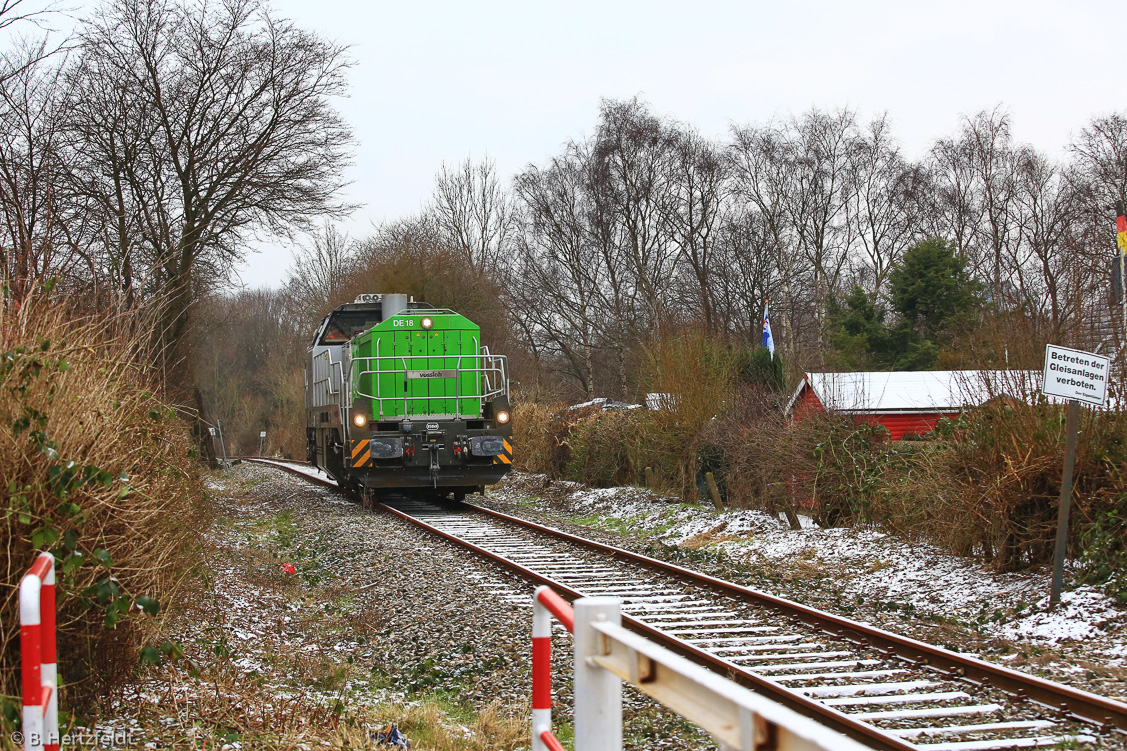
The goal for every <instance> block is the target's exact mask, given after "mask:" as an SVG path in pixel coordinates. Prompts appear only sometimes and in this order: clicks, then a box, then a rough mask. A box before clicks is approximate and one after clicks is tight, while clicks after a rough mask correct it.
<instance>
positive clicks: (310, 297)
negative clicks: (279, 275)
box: [286, 222, 355, 327]
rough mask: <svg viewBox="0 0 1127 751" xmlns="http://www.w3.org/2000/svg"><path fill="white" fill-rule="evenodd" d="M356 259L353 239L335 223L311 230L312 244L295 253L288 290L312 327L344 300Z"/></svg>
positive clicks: (309, 242) (301, 313)
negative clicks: (343, 292)
mask: <svg viewBox="0 0 1127 751" xmlns="http://www.w3.org/2000/svg"><path fill="white" fill-rule="evenodd" d="M354 259H355V252H354V247H353V244H352V241H351V240H350V239H349V237H348V235H347V234H345V233H342V232H341V231H340V230H339V229H337V227H336V226H335V225H334V224H333V223H332V222H325V223H324V224H323V225H321V228H320V229H319V230H318V231H317V232H315V233H311V234H310V235H309V241H308V243H306V244H305V245H303V247H302V248H301V249H300V250H299V251H297V252H295V253H294V256H293V265H292V266H291V267H290V271H289V273H288V274H287V276H286V291H287V292H288V293H289V295H290V298H291V302H292V304H293V305H294V306H295V307H296V311H295V312H298V314H299V315H300V318H301V319H302V320H304V321H306V322H307V323H308V324H309V326H310V327H312V324H314V323H316V322H317V321H318V320H319V319H320V318H321V316H323V315H325V314H326V313H328V312H329V310H330V309H331V308H332V307H333V306H334V305H336V304H338V303H339V302H340V295H341V292H342V290H343V289H344V287H345V284H346V278H347V275H348V274H349V273H350V272H351V271H352V265H353V263H354Z"/></svg>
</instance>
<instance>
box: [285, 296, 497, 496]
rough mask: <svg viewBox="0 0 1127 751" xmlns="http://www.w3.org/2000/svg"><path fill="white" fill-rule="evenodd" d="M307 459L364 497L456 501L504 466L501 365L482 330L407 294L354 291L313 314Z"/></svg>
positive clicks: (488, 481) (308, 367) (494, 479)
mask: <svg viewBox="0 0 1127 751" xmlns="http://www.w3.org/2000/svg"><path fill="white" fill-rule="evenodd" d="M305 407H306V439H307V455H308V456H307V458H308V459H309V461H310V462H311V463H312V464H314V465H315V466H317V467H320V468H322V469H324V470H325V471H326V472H327V473H328V474H329V475H330V476H332V477H333V479H335V480H336V481H337V482H338V483H339V484H340V485H342V486H345V487H349V488H352V489H354V490H357V491H358V492H360V493H362V494H363V496H364V498H365V500H372V499H374V498H376V497H378V496H379V495H381V494H382V493H386V492H388V491H392V490H395V491H404V490H411V491H413V492H416V493H421V494H428V495H434V496H441V497H450V496H452V497H453V499H454V500H458V501H460V500H462V498H463V497H465V495H466V494H467V493H472V492H475V491H480V490H483V489H484V486H486V485H490V484H492V483H495V482H497V481H498V480H500V479H501V478H502V477H503V476H504V475H505V473H506V472H508V471H509V469H510V467H511V466H512V461H513V445H512V435H513V430H512V422H511V420H510V414H511V413H510V409H509V378H508V366H507V362H506V359H505V357H504V356H502V355H495V354H492V353H491V352H490V351H489V348H488V347H485V346H483V345H482V344H481V330H480V328H479V327H478V326H477V325H476V324H474V323H473V322H471V321H469V320H468V319H466V318H465V317H464V316H461V315H459V314H458V313H455V312H454V311H452V310H443V309H439V308H434V307H433V306H431V305H428V304H427V303H421V302H414V301H412V300H408V298H407V296H406V295H394V294H383V295H360V296H359V297H358V298H356V301H355V302H353V303H350V304H347V305H341V306H340V307H338V308H337V309H336V310H334V311H333V312H332V313H330V314H329V315H328V316H326V317H325V318H324V320H322V321H321V325H320V326H319V327H318V328H317V333H316V334H315V335H314V337H313V342H312V343H311V344H310V347H309V360H308V361H307V364H306V369H305Z"/></svg>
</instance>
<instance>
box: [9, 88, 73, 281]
mask: <svg viewBox="0 0 1127 751" xmlns="http://www.w3.org/2000/svg"><path fill="white" fill-rule="evenodd" d="M58 88H59V69H58V68H57V67H48V66H27V67H23V68H22V69H20V70H19V71H17V72H15V73H13V74H12V75H10V76H9V77H8V78H7V79H6V80H4V81H3V82H2V83H0V275H2V276H3V280H4V282H5V284H6V285H7V287H8V291H9V294H11V295H14V296H15V297H16V298H20V297H23V295H24V294H25V293H26V291H27V289H28V287H29V285H31V284H33V283H34V282H35V281H36V280H42V279H45V278H47V277H50V276H56V275H57V276H67V275H69V274H70V273H71V272H72V271H73V269H74V267H75V265H76V264H77V263H79V262H80V259H79V258H78V257H76V256H75V255H74V254H73V253H71V252H70V249H69V248H68V246H67V243H66V241H65V239H66V238H65V235H64V233H63V229H64V226H63V223H62V221H61V219H62V214H63V207H62V201H63V195H62V190H61V188H60V180H59V177H60V175H61V174H62V172H63V166H62V165H63V160H62V155H61V153H60V149H59V140H60V138H59V118H58V108H57V106H56V105H57V99H58Z"/></svg>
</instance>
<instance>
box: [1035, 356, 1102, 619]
mask: <svg viewBox="0 0 1127 751" xmlns="http://www.w3.org/2000/svg"><path fill="white" fill-rule="evenodd" d="M1110 364H1111V360H1110V359H1108V358H1107V357H1104V356H1103V355H1097V354H1093V353H1092V352H1084V351H1083V350H1079V349H1069V348H1068V347H1057V346H1055V345H1052V344H1049V345H1046V346H1045V372H1044V379H1043V381H1042V383H1041V392H1042V393H1043V394H1045V395H1046V396H1056V397H1061V398H1064V399H1068V420H1067V421H1066V422H1065V428H1064V430H1065V442H1064V475H1063V476H1062V477H1061V483H1060V508H1059V509H1058V511H1057V545H1056V550H1055V551H1054V553H1053V584H1052V590H1051V591H1050V593H1049V605H1050V606H1055V605H1056V604H1057V603H1058V602H1060V592H1061V587H1062V586H1063V583H1064V554H1065V551H1066V548H1067V546H1068V514H1069V509H1070V507H1071V505H1072V469H1073V466H1074V465H1075V463H1076V438H1077V433H1078V432H1079V428H1078V423H1079V422H1080V402H1085V403H1087V404H1091V405H1094V406H1097V407H1102V406H1104V404H1105V403H1106V402H1107V377H1108V366H1109V365H1110Z"/></svg>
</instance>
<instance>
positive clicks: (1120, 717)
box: [249, 458, 1127, 751]
mask: <svg viewBox="0 0 1127 751" xmlns="http://www.w3.org/2000/svg"><path fill="white" fill-rule="evenodd" d="M249 460H250V461H256V460H255V459H253V458H250V459H249ZM256 463H257V462H256ZM261 463H264V464H268V465H269V466H274V467H278V468H280V469H283V470H288V471H290V472H292V473H294V474H297V475H299V476H301V477H304V478H306V479H309V480H312V481H314V482H320V483H321V484H324V485H328V486H330V487H337V488H338V489H340V488H339V486H337V485H336V484H335V483H333V482H331V481H327V480H325V479H323V478H319V477H315V476H312V475H309V474H307V473H305V472H302V471H301V470H300V469H297V468H295V467H291V466H286V465H285V464H282V463H278V462H261ZM379 505H380V508H381V509H383V510H386V511H388V512H389V513H391V514H393V515H395V516H397V517H400V518H402V519H404V520H406V521H410V522H412V523H414V524H415V525H417V526H419V527H421V528H423V529H425V530H426V531H428V532H429V533H431V534H434V535H436V536H438V537H441V538H443V539H445V540H448V541H450V542H454V543H456V544H457V545H459V546H461V547H463V548H466V549H468V550H471V551H472V552H474V553H475V554H477V555H479V556H482V557H484V558H486V559H488V560H491V561H494V562H495V563H497V564H499V565H501V566H503V567H504V568H507V569H509V570H511V571H513V572H514V573H516V574H518V575H519V576H521V577H522V578H525V579H528V580H530V581H534V582H537V583H541V584H548V585H550V586H552V587H554V588H556V589H557V590H558V591H561V592H563V593H564V594H566V595H567V596H568V597H570V598H572V599H575V598H578V597H581V596H582V594H581V593H580V592H579V591H577V590H575V589H573V588H572V587H569V586H568V585H566V584H564V583H561V582H558V581H555V580H553V579H551V578H550V577H547V576H544V575H542V574H539V573H537V572H536V571H534V570H531V569H529V568H526V567H525V566H522V565H520V564H518V563H516V562H514V561H511V560H509V559H508V558H506V557H504V556H502V555H499V554H497V553H494V552H492V551H489V550H486V549H485V548H482V547H480V546H478V545H475V544H474V543H472V542H469V541H468V540H464V539H461V538H459V537H457V536H455V535H452V534H450V533H447V532H445V531H443V530H440V529H437V528H435V527H434V526H433V525H430V524H428V523H426V522H424V521H422V520H420V519H418V518H415V517H413V516H411V515H410V514H407V513H404V512H402V511H400V510H398V509H395V508H392V507H390V506H387V505H386V504H379ZM462 507H463V508H468V509H470V510H472V511H474V512H477V513H480V514H482V515H485V516H489V517H493V518H496V519H498V520H500V521H502V522H505V523H509V524H512V525H515V526H518V527H523V528H526V529H529V530H531V531H533V532H535V533H538V534H541V535H545V536H547V537H550V538H556V539H562V540H566V541H568V542H570V543H573V544H577V545H579V546H582V547H586V548H588V549H591V550H595V551H599V552H601V553H605V554H607V555H609V557H610V558H612V559H616V560H622V561H625V562H630V563H633V564H636V565H639V566H641V567H644V568H647V569H649V570H653V571H656V572H659V573H662V574H664V575H667V576H674V577H677V578H678V579H680V580H682V581H684V582H685V583H688V584H694V585H697V586H702V587H704V588H707V589H710V590H712V591H715V592H719V593H722V594H725V595H728V596H732V597H735V598H736V599H738V600H740V601H743V602H750V603H753V604H756V605H761V606H766V607H769V608H771V609H773V610H775V611H776V612H780V613H781V614H783V615H784V616H785V617H787V618H788V619H790V620H791V621H799V622H801V623H803V624H805V625H807V626H812V627H814V628H816V629H820V630H822V631H823V632H825V633H826V634H829V635H832V636H834V637H836V638H839V639H843V640H845V641H849V642H852V643H854V644H857V645H859V646H867V647H871V648H876V649H878V650H880V651H882V652H883V653H884V654H885V655H886V656H888V657H892V656H893V655H896V656H897V657H899V658H900V659H902V660H904V661H906V662H908V663H910V664H912V665H914V666H916V667H917V668H929V669H933V670H935V671H936V672H938V673H940V674H941V675H942V676H943V677H944V678H947V679H952V680H959V681H966V682H969V683H971V684H974V685H976V686H980V687H983V688H995V689H999V690H1002V691H1003V692H1006V693H1009V694H1010V695H1012V696H1014V697H1015V698H1016V699H1018V700H1019V701H1024V700H1029V701H1032V702H1034V703H1036V704H1039V705H1040V706H1043V707H1046V708H1047V709H1049V710H1051V711H1053V712H1055V713H1056V715H1057V716H1058V718H1059V719H1061V720H1069V719H1071V720H1074V721H1080V722H1086V723H1093V724H1095V725H1097V726H1099V727H1100V729H1101V730H1103V731H1105V732H1106V731H1109V730H1111V728H1118V729H1120V730H1127V704H1122V703H1120V702H1117V701H1114V700H1111V699H1107V698H1105V697H1101V696H1098V695H1096V694H1092V693H1089V692H1086V691H1082V690H1080V689H1075V688H1072V687H1069V686H1064V685H1062V684H1057V683H1053V682H1051V681H1047V680H1044V679H1042V678H1037V677H1035V676H1030V675H1026V674H1024V673H1019V672H1017V671H1014V670H1011V669H1009V668H1005V667H1002V666H998V665H994V664H991V663H988V662H986V661H984V660H980V659H978V658H975V657H969V656H965V655H960V654H958V653H956V652H952V651H950V650H947V649H943V648H942V647H936V646H933V645H929V644H926V643H924V642H921V641H918V640H915V639H912V638H909V637H905V636H900V635H898V634H894V633H891V632H888V631H884V630H883V629H879V628H876V627H873V626H868V625H865V624H861V623H858V622H856V621H852V620H850V619H848V618H843V617H840V616H836V615H833V614H830V613H826V612H823V611H819V610H816V609H814V608H810V607H807V606H805V605H801V604H799V603H795V602H792V601H789V600H786V599H783V598H780V597H776V596H774V595H770V594H767V593H765V592H761V591H759V590H755V589H752V588H750V587H745V586H742V585H739V584H735V583H732V582H728V581H724V580H722V579H718V578H716V577H713V576H709V575H707V574H702V573H699V572H696V571H692V570H690V569H686V568H684V567H681V566H677V565H676V564H671V563H667V562H665V561H660V560H658V559H655V558H651V557H649V556H645V555H641V554H639V553H634V552H631V551H629V550H625V549H622V548H617V547H614V546H611V545H606V544H604V543H599V542H596V541H594V540H589V539H586V538H583V537H579V536H577V535H573V534H570V533H568V532H564V531H562V530H558V529H554V528H552V527H548V526H545V525H541V524H537V523H535V522H530V521H527V520H524V519H520V518H517V517H514V516H511V515H508V514H504V513H502V512H499V511H494V510H492V509H487V508H484V507H481V506H476V505H474V504H468V503H463V504H462ZM623 621H624V623H626V624H627V625H628V627H630V628H631V629H632V630H634V631H636V632H638V633H641V634H644V635H645V636H647V637H649V638H651V639H653V640H655V641H657V642H659V643H662V644H663V645H664V646H666V647H668V648H670V649H673V650H674V651H676V652H678V653H680V654H682V655H684V656H686V657H688V658H689V659H691V660H693V661H695V662H697V663H699V664H701V665H704V666H706V667H708V668H710V669H712V670H715V671H717V672H719V673H721V674H725V675H728V676H729V677H732V678H734V679H736V680H737V681H738V682H740V683H742V684H744V685H746V686H749V687H752V688H754V689H756V690H758V691H761V692H763V693H765V694H768V695H770V696H771V697H772V698H774V699H776V700H778V701H779V702H780V703H782V704H785V705H787V706H789V707H790V708H792V709H794V710H796V711H799V712H801V713H803V714H806V715H808V716H813V717H817V718H818V719H820V720H822V721H824V722H826V723H827V724H829V725H832V726H834V727H836V728H837V729H839V730H840V731H842V732H844V733H846V734H847V735H849V736H851V737H853V738H855V739H857V740H861V741H863V742H866V743H869V744H873V745H874V746H875V747H878V748H884V749H896V750H897V751H907V750H908V749H918V746H915V745H913V744H910V743H908V742H906V741H904V740H902V739H900V738H898V737H894V736H891V735H888V734H886V733H884V732H882V731H881V730H880V729H879V728H876V727H874V726H872V725H870V724H867V723H864V722H861V721H858V720H855V719H852V718H850V717H849V715H847V714H845V713H843V712H840V711H838V710H835V709H833V708H832V707H828V706H826V705H824V704H821V703H819V702H817V701H815V700H813V699H811V698H808V697H806V696H804V695H802V694H798V693H796V692H794V691H793V690H790V689H788V688H786V687H785V686H783V685H781V684H779V683H777V682H775V681H772V680H771V679H770V678H766V677H763V676H760V675H756V674H754V673H752V672H750V671H748V670H746V669H743V668H741V667H739V666H736V665H733V664H732V663H730V662H728V661H726V660H724V659H723V658H721V657H718V656H716V655H714V654H711V653H709V652H707V651H705V650H703V649H701V648H699V647H697V646H695V645H693V644H690V643H688V642H686V641H684V640H682V639H679V638H677V637H676V636H672V635H670V634H666V633H664V632H662V631H660V630H659V629H656V628H654V627H653V626H650V625H648V624H646V623H643V622H641V621H640V620H638V619H637V618H634V617H631V616H629V615H626V614H623Z"/></svg>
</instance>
